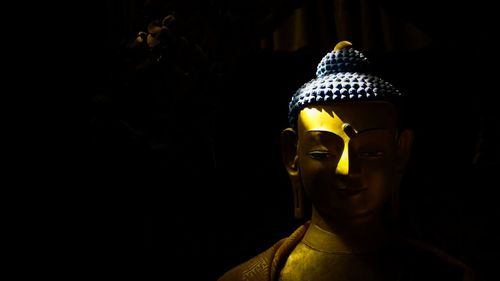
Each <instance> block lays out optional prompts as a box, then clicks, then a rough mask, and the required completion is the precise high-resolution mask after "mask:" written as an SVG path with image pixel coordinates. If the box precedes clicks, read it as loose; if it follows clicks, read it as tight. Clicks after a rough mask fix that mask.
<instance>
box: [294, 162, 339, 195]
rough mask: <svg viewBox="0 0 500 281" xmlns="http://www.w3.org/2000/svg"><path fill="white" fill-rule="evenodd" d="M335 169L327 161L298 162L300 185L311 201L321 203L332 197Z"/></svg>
mask: <svg viewBox="0 0 500 281" xmlns="http://www.w3.org/2000/svg"><path fill="white" fill-rule="evenodd" d="M332 162H333V161H332ZM335 167H336V164H335V163H330V162H329V161H325V162H319V161H315V160H311V159H307V158H306V159H303V160H302V161H300V174H301V178H302V184H303V187H304V191H305V192H306V194H307V195H308V196H309V198H310V199H311V200H313V201H322V199H324V200H326V199H327V198H329V197H331V196H333V193H334V188H333V186H334V182H335V180H334V178H335Z"/></svg>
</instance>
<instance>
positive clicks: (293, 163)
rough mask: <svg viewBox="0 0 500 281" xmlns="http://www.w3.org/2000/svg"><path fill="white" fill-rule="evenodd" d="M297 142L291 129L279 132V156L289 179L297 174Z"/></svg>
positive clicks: (295, 135) (295, 134)
mask: <svg viewBox="0 0 500 281" xmlns="http://www.w3.org/2000/svg"><path fill="white" fill-rule="evenodd" d="M297 141H298V138H297V133H295V131H294V130H293V129H292V128H286V129H285V130H283V131H282V132H281V156H282V158H283V164H284V165H285V168H286V170H287V172H288V175H289V176H290V177H293V176H297V175H298V172H299V167H298V158H299V157H298V155H297Z"/></svg>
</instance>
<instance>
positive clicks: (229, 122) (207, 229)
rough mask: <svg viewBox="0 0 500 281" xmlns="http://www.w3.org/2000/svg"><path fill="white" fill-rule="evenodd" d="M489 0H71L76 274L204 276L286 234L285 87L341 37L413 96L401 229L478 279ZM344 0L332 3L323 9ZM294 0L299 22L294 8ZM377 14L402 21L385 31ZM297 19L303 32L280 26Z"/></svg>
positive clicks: (489, 175)
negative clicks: (146, 39) (152, 28)
mask: <svg viewBox="0 0 500 281" xmlns="http://www.w3.org/2000/svg"><path fill="white" fill-rule="evenodd" d="M342 3H343V4H342ZM346 3H348V4H346ZM492 5H493V4H489V2H487V1H474V2H470V3H468V2H464V3H455V1H445V2H441V4H436V3H435V2H434V1H430V0H428V1H427V0H426V1H319V0H317V1H279V0H275V1H254V2H244V1H217V0H213V1H193V0H191V1H145V0H141V1H140V0H128V1H112V0H108V1H100V2H99V3H91V2H85V3H84V2H83V1H80V2H78V1H77V2H75V5H74V6H71V7H67V8H68V12H67V14H68V17H67V19H65V20H64V22H63V23H61V25H63V26H65V29H64V30H65V31H64V32H66V33H67V34H66V35H69V37H72V38H71V39H68V44H69V42H71V44H76V45H78V54H74V53H73V54H72V52H68V51H67V49H66V50H65V51H64V50H61V53H63V52H64V54H66V52H68V53H69V55H68V58H71V61H72V64H74V62H76V65H81V69H80V71H79V72H78V74H77V75H76V79H74V78H75V77H74V76H73V75H72V80H70V81H71V82H72V83H68V85H69V86H68V87H69V88H68V90H70V91H72V92H74V93H79V94H81V95H78V97H81V100H80V101H79V102H81V103H82V104H83V105H84V107H85V109H86V110H85V114H84V125H85V127H84V128H85V130H83V131H81V132H79V133H78V135H77V136H78V137H77V138H78V140H79V141H80V140H83V142H84V143H85V146H84V147H82V148H81V149H78V148H77V150H78V152H77V155H78V156H81V159H82V160H81V161H79V160H78V169H79V171H80V172H81V173H79V177H78V178H77V179H76V180H75V179H73V180H72V181H70V182H69V183H70V186H71V187H69V188H70V189H71V190H75V192H71V199H70V200H68V203H67V204H68V205H70V207H71V208H70V210H74V214H72V215H71V216H68V217H66V216H62V219H61V220H60V224H61V225H62V226H63V228H65V227H64V226H65V225H66V223H67V224H68V225H71V227H70V228H69V230H65V232H64V234H63V235H62V236H63V237H64V236H65V237H66V238H61V241H65V243H66V245H67V251H68V252H69V253H70V255H71V256H73V255H74V256H76V257H77V259H76V260H75V263H76V264H78V265H79V266H78V267H77V268H78V270H75V271H72V273H71V274H73V275H75V276H79V275H80V274H83V275H87V274H89V275H91V276H93V275H94V273H95V274H96V275H102V274H104V275H105V276H107V277H116V276H120V277H129V276H136V277H138V278H141V279H148V278H153V277H154V278H162V279H166V280H169V279H176V280H179V279H182V280H195V279H201V280H214V279H216V278H217V277H219V276H220V275H221V274H223V273H224V272H225V271H226V270H228V269H230V268H231V267H233V266H235V265H237V264H239V263H240V262H243V261H245V260H247V259H249V258H250V257H252V256H254V255H256V254H258V253H259V252H261V251H263V250H265V249H267V248H268V247H270V246H271V245H272V244H273V243H275V242H276V241H277V240H279V239H281V238H283V237H285V236H287V235H289V234H290V233H291V232H292V231H293V230H294V229H295V227H297V226H298V225H300V223H302V222H301V221H296V220H294V219H293V212H292V197H291V194H290V186H289V183H288V178H287V175H286V172H285V170H284V169H283V167H282V164H281V158H280V147H279V134H280V131H281V130H282V129H283V128H285V127H286V124H287V123H286V115H287V105H288V101H289V98H290V97H291V95H292V93H293V92H294V91H295V90H296V89H297V88H298V87H299V86H300V85H302V84H303V83H304V82H306V81H308V80H309V79H311V78H313V77H314V73H315V67H316V64H317V63H318V62H319V61H320V59H321V58H322V56H323V55H324V54H325V53H326V52H327V51H329V50H331V49H333V47H334V45H335V44H336V43H337V42H338V41H339V40H350V41H352V42H353V43H354V45H355V46H358V48H359V49H361V50H364V52H365V53H366V55H367V56H368V57H369V58H370V59H371V61H372V62H373V63H374V65H375V66H376V67H377V69H378V71H379V73H380V74H381V75H383V77H386V78H387V80H389V81H391V82H392V83H393V84H395V85H396V86H397V87H399V88H401V89H402V90H403V91H404V92H406V93H407V94H408V96H409V108H408V113H409V116H410V118H409V124H410V125H411V126H412V127H413V128H414V129H415V132H416V141H415V146H414V152H413V159H412V162H411V165H410V169H409V171H408V174H407V177H406V178H405V181H404V183H403V186H402V194H401V196H402V216H403V220H404V221H405V224H404V225H405V229H406V231H407V232H408V233H410V235H412V236H414V237H417V238H419V239H422V240H424V241H427V242H430V243H432V244H434V245H436V246H438V247H440V248H442V249H444V250H446V251H447V252H449V253H451V254H452V255H454V256H456V257H458V258H459V259H461V260H463V261H464V262H466V263H467V264H470V265H471V266H473V267H475V268H476V269H477V270H478V271H479V272H480V273H481V274H482V275H483V276H484V277H485V279H486V278H489V277H490V276H491V275H492V272H494V271H495V270H494V266H495V265H496V264H497V262H498V258H497V256H498V254H499V252H498V244H499V238H498V237H499V235H500V233H499V231H498V230H497V227H496V224H497V223H498V221H499V220H498V213H499V207H498V203H497V202H498V199H497V198H496V197H495V196H492V195H493V194H494V193H495V189H498V180H497V178H498V177H497V176H496V175H495V172H496V169H494V168H495V167H496V166H497V164H498V156H497V154H496V150H497V146H498V135H497V123H496V122H497V117H496V116H497V110H496V107H497V106H496V103H494V102H493V98H494V96H495V95H496V94H497V93H498V89H497V88H498V87H497V84H498V83H497V81H496V80H497V77H496V72H495V69H496V68H497V65H498V64H497V61H498V60H497V58H496V56H497V49H498V48H497V47H498V45H497V43H496V42H495V40H496V39H495V37H496V35H497V32H496V30H495V26H496V25H498V19H497V18H496V17H495V13H494V9H492ZM340 7H342V9H343V11H345V13H343V14H344V15H346V16H345V17H339V16H338V13H337V14H335V13H334V12H333V11H339V9H340ZM297 9H302V11H303V15H304V16H303V18H302V21H298V22H299V23H302V25H301V26H302V27H300V28H299V27H293V26H294V25H293V24H292V21H291V20H290V19H291V16H292V15H293V14H294V11H297ZM381 9H382V10H383V11H384V12H383V13H382V12H380V11H381ZM69 11H71V12H69ZM329 11H332V13H331V14H330V13H329ZM167 15H174V16H175V21H174V22H172V23H170V24H169V26H168V28H169V33H168V34H166V35H164V37H162V39H161V43H160V45H159V46H158V47H156V48H154V49H151V48H148V47H147V46H146V45H142V46H138V47H132V42H133V41H134V40H135V38H136V36H137V34H138V32H139V31H145V32H148V30H147V27H148V24H150V23H151V22H154V21H155V20H160V21H161V19H163V18H164V17H165V16H167ZM388 15H389V16H390V18H392V19H394V18H397V19H398V20H399V21H400V22H405V23H408V24H410V25H412V26H413V29H411V30H410V29H408V30H407V29H406V27H403V26H400V25H397V26H396V27H393V28H387V27H384V26H383V24H380V23H381V22H389V23H390V22H391V21H390V20H388V19H387V18H389V17H388ZM295 22H297V20H296V21H295ZM374 23H379V25H374ZM72 26H74V29H73V28H72ZM415 30H418V32H415ZM299 31H300V32H301V34H305V36H304V37H303V38H305V39H303V40H302V41H301V42H303V43H301V44H297V43H294V44H289V43H290V42H292V43H293V40H292V41H287V40H286V39H283V38H286V37H287V36H288V37H290V36H291V35H290V34H293V33H294V32H299ZM277 34H280V35H279V36H281V37H279V36H278V35H277ZM287 34H288V35H287ZM273 38H274V39H273ZM280 38H281V39H280ZM380 38H384V39H383V40H382V39H380ZM422 38H423V39H422ZM421 39H422V40H421ZM424 39H425V40H424ZM280 40H281V41H280ZM273 42H274V43H273ZM280 42H281V43H280ZM63 43H64V42H63ZM62 45H64V44H62ZM73 79H74V80H73ZM81 152H83V153H81ZM72 202H74V203H75V204H74V206H71V205H73V203H72ZM75 241H77V242H75ZM173 276H185V277H183V278H179V277H176V278H174V277H173Z"/></svg>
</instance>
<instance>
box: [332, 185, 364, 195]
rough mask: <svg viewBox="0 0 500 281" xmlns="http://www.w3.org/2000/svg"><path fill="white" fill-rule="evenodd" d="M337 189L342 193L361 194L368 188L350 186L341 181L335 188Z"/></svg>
mask: <svg viewBox="0 0 500 281" xmlns="http://www.w3.org/2000/svg"><path fill="white" fill-rule="evenodd" d="M335 190H336V191H337V192H339V193H341V194H344V195H346V196H354V195H356V194H359V193H361V192H363V191H365V190H366V188H364V187H356V188H354V187H349V186H347V185H345V184H343V183H339V185H338V187H337V188H335Z"/></svg>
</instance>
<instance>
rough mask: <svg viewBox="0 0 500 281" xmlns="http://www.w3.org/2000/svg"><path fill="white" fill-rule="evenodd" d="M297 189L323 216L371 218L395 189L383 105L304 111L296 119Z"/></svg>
mask: <svg viewBox="0 0 500 281" xmlns="http://www.w3.org/2000/svg"><path fill="white" fill-rule="evenodd" d="M297 137H298V143H297V156H298V159H297V161H298V166H299V170H300V176H301V180H302V184H303V187H304V190H305V192H306V194H307V195H308V196H309V198H310V199H311V201H312V203H313V205H314V206H315V208H316V209H317V210H318V211H319V212H320V213H321V214H322V215H323V216H336V217H348V218H354V217H359V216H365V215H368V214H372V213H373V212H377V211H379V210H380V209H381V207H382V206H383V205H384V203H385V202H387V201H388V199H389V198H390V194H391V190H392V189H393V188H396V182H397V180H396V179H397V172H396V154H397V130H396V111H395V109H394V107H393V106H392V105H391V104H389V103H385V102H356V103H342V104H337V105H328V106H324V105H318V106H310V107H306V108H304V109H303V110H302V111H301V112H300V114H299V117H298V132H297Z"/></svg>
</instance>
